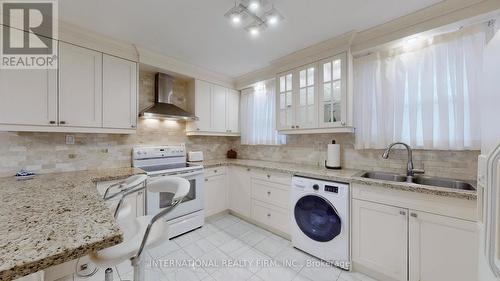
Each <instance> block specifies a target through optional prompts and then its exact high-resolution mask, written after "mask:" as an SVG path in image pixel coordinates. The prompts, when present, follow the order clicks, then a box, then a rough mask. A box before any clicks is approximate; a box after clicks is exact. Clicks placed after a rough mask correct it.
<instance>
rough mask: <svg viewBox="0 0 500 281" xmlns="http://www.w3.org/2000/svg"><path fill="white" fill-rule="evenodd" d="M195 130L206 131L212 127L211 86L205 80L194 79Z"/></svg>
mask: <svg viewBox="0 0 500 281" xmlns="http://www.w3.org/2000/svg"><path fill="white" fill-rule="evenodd" d="M194 100H195V101H194V102H195V115H196V117H198V121H195V123H196V126H195V130H196V131H205V132H208V131H210V130H211V128H212V113H211V111H212V86H211V85H210V84H209V83H208V82H205V81H201V80H196V81H195V99H194Z"/></svg>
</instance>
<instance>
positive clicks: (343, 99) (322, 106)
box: [319, 53, 347, 127]
mask: <svg viewBox="0 0 500 281" xmlns="http://www.w3.org/2000/svg"><path fill="white" fill-rule="evenodd" d="M319 72H320V73H319V81H320V83H319V126H320V127H342V126H345V124H346V119H347V54H346V53H343V54H340V55H337V56H335V57H333V58H330V59H326V60H323V61H321V62H320V64H319Z"/></svg>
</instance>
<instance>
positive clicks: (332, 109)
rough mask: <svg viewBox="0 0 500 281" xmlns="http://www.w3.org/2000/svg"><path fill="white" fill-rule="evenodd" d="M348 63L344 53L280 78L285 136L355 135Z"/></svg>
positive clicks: (279, 104)
mask: <svg viewBox="0 0 500 281" xmlns="http://www.w3.org/2000/svg"><path fill="white" fill-rule="evenodd" d="M347 62H348V61H347V53H341V54H339V55H336V56H333V57H330V58H327V59H324V60H321V61H318V62H315V63H312V64H309V65H305V66H302V67H298V68H296V69H294V70H291V71H288V72H284V73H281V74H278V75H277V77H276V81H277V87H276V88H277V89H278V95H277V99H278V101H277V111H278V114H277V116H278V120H277V128H278V130H279V131H281V132H282V133H284V134H293V133H302V132H304V133H325V132H352V130H353V129H352V127H350V125H351V124H350V122H348V114H349V107H348V103H349V101H348V97H347V80H348V66H347ZM299 131H300V132H299Z"/></svg>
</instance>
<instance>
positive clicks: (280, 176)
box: [252, 169, 292, 186]
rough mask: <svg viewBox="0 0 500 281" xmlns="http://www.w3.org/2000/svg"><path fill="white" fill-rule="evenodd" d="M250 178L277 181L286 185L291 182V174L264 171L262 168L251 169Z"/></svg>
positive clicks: (289, 184)
mask: <svg viewBox="0 0 500 281" xmlns="http://www.w3.org/2000/svg"><path fill="white" fill-rule="evenodd" d="M252 178H254V179H260V180H264V181H269V182H274V183H279V184H283V185H287V186H291V184H292V175H289V174H285V173H276V172H266V171H263V170H255V169H254V170H252Z"/></svg>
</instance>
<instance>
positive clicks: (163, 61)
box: [137, 47, 235, 89]
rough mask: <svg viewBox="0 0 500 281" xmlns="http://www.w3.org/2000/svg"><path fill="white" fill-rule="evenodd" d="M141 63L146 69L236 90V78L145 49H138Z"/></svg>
mask: <svg viewBox="0 0 500 281" xmlns="http://www.w3.org/2000/svg"><path fill="white" fill-rule="evenodd" d="M137 52H138V54H139V62H140V63H141V64H143V65H145V67H144V68H145V69H150V70H151V69H153V70H156V71H164V72H167V73H175V74H176V75H179V76H181V77H184V78H188V77H190V78H194V79H199V80H204V81H207V82H211V83H214V84H218V85H221V86H224V87H228V88H231V89H234V88H235V85H234V78H232V77H229V76H226V75H222V74H219V73H216V72H214V71H210V70H207V69H204V68H202V67H199V66H196V65H193V64H190V63H186V62H184V61H181V60H179V59H176V58H172V57H169V56H165V55H162V54H158V53H156V52H153V51H151V50H148V49H145V48H140V47H138V48H137Z"/></svg>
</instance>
